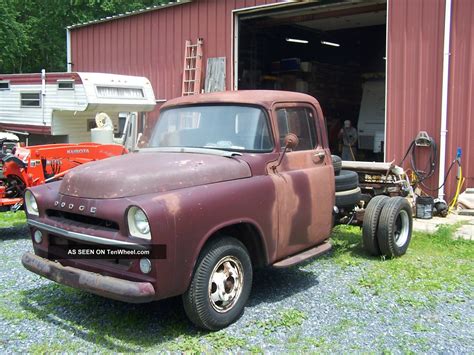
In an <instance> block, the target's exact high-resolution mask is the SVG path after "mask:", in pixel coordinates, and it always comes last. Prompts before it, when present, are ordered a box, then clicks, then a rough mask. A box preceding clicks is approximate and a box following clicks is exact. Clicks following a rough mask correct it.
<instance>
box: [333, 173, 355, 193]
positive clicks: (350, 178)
mask: <svg viewBox="0 0 474 355" xmlns="http://www.w3.org/2000/svg"><path fill="white" fill-rule="evenodd" d="M356 187H359V175H357V173H356V172H355V171H351V170H341V171H340V173H339V175H337V176H336V192H339V191H347V190H353V189H355V188H356Z"/></svg>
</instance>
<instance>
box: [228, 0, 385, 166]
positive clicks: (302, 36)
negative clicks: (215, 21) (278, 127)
mask: <svg viewBox="0 0 474 355" xmlns="http://www.w3.org/2000/svg"><path fill="white" fill-rule="evenodd" d="M276 6H278V5H276ZM235 14H236V17H235V21H234V38H235V41H236V42H235V43H234V66H235V68H234V70H235V71H234V81H235V82H234V88H236V89H239V90H246V89H270V90H290V91H298V92H303V93H307V94H310V95H312V96H314V97H316V98H317V99H318V100H319V102H320V104H321V107H322V109H323V112H324V115H325V117H326V121H327V128H328V134H329V142H330V144H331V150H332V152H333V153H334V154H340V142H339V139H338V133H339V131H340V129H341V128H342V127H343V122H344V121H345V120H349V121H351V123H352V125H353V126H354V127H356V128H357V130H358V135H359V139H358V143H357V147H358V149H357V153H356V154H357V160H372V161H383V159H384V136H385V106H386V97H385V96H386V95H385V91H386V38H387V36H386V32H387V4H386V1H374V2H364V3H362V4H361V3H360V2H357V3H355V2H340V1H338V2H335V1H322V2H318V3H314V2H312V3H308V2H306V3H303V4H295V5H293V6H286V7H283V8H274V9H272V6H265V7H262V8H261V9H253V10H252V9H243V10H241V11H236V12H235Z"/></svg>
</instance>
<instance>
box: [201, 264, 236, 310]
mask: <svg viewBox="0 0 474 355" xmlns="http://www.w3.org/2000/svg"><path fill="white" fill-rule="evenodd" d="M242 270H243V269H242V264H241V263H240V261H239V260H238V259H237V258H235V257H233V256H226V257H224V258H222V259H221V260H219V262H218V263H217V264H216V266H215V267H214V270H213V271H212V273H211V277H210V279H209V300H210V303H211V305H212V307H213V308H214V309H215V310H216V311H217V312H221V313H222V312H227V311H229V310H230V309H231V308H232V307H233V306H234V305H235V303H236V302H237V300H238V299H239V296H240V294H241V292H242V286H243V271H242Z"/></svg>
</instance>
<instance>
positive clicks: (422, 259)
mask: <svg viewBox="0 0 474 355" xmlns="http://www.w3.org/2000/svg"><path fill="white" fill-rule="evenodd" d="M455 228H456V226H449V227H448V226H442V227H441V228H439V229H438V231H437V232H436V233H433V234H427V233H414V234H413V237H412V240H411V243H410V247H409V249H408V251H407V253H406V255H404V256H403V257H401V258H394V259H391V260H385V261H383V260H380V259H378V258H370V257H368V256H367V255H366V254H365V252H364V251H363V250H362V246H361V244H360V242H359V241H360V232H359V230H358V228H348V227H345V228H338V229H336V231H335V233H334V236H333V241H334V243H333V244H334V246H335V253H334V258H335V260H334V261H335V262H336V263H338V264H339V265H341V266H342V267H348V266H358V265H360V263H362V262H363V261H364V259H365V260H368V262H367V263H366V264H365V267H364V269H365V271H364V272H363V275H362V277H361V278H360V279H359V280H358V282H357V285H351V286H350V287H351V290H350V291H351V293H353V294H355V295H360V294H361V292H362V290H363V289H366V290H369V291H370V292H371V293H372V294H374V295H377V294H380V293H382V292H397V293H398V294H399V295H402V296H399V301H400V302H401V303H405V304H412V305H420V304H422V303H423V304H424V303H425V302H424V301H420V299H417V297H415V296H405V293H403V291H405V292H408V291H409V292H411V293H413V292H414V293H415V294H417V296H419V295H422V296H425V297H427V300H426V301H429V298H430V296H431V293H430V292H432V291H447V292H451V291H454V290H462V291H464V292H465V293H466V294H467V295H472V287H471V285H473V284H474V268H473V260H474V242H472V241H468V240H462V239H453V232H454V231H455Z"/></svg>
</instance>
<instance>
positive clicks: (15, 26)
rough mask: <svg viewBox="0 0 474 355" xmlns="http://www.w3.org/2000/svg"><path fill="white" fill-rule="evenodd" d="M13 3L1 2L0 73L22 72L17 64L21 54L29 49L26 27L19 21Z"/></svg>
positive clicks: (3, 0) (9, 0)
mask: <svg viewBox="0 0 474 355" xmlns="http://www.w3.org/2000/svg"><path fill="white" fill-rule="evenodd" d="M17 18H18V13H17V12H16V9H15V6H14V3H13V1H11V0H2V1H0V19H1V20H0V48H1V49H2V51H1V55H0V72H18V71H19V72H21V70H22V68H21V64H20V63H18V62H17V57H18V54H19V53H22V52H25V51H26V50H27V49H28V39H27V35H26V32H25V29H24V26H23V25H22V24H21V23H19V22H18V21H17Z"/></svg>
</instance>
